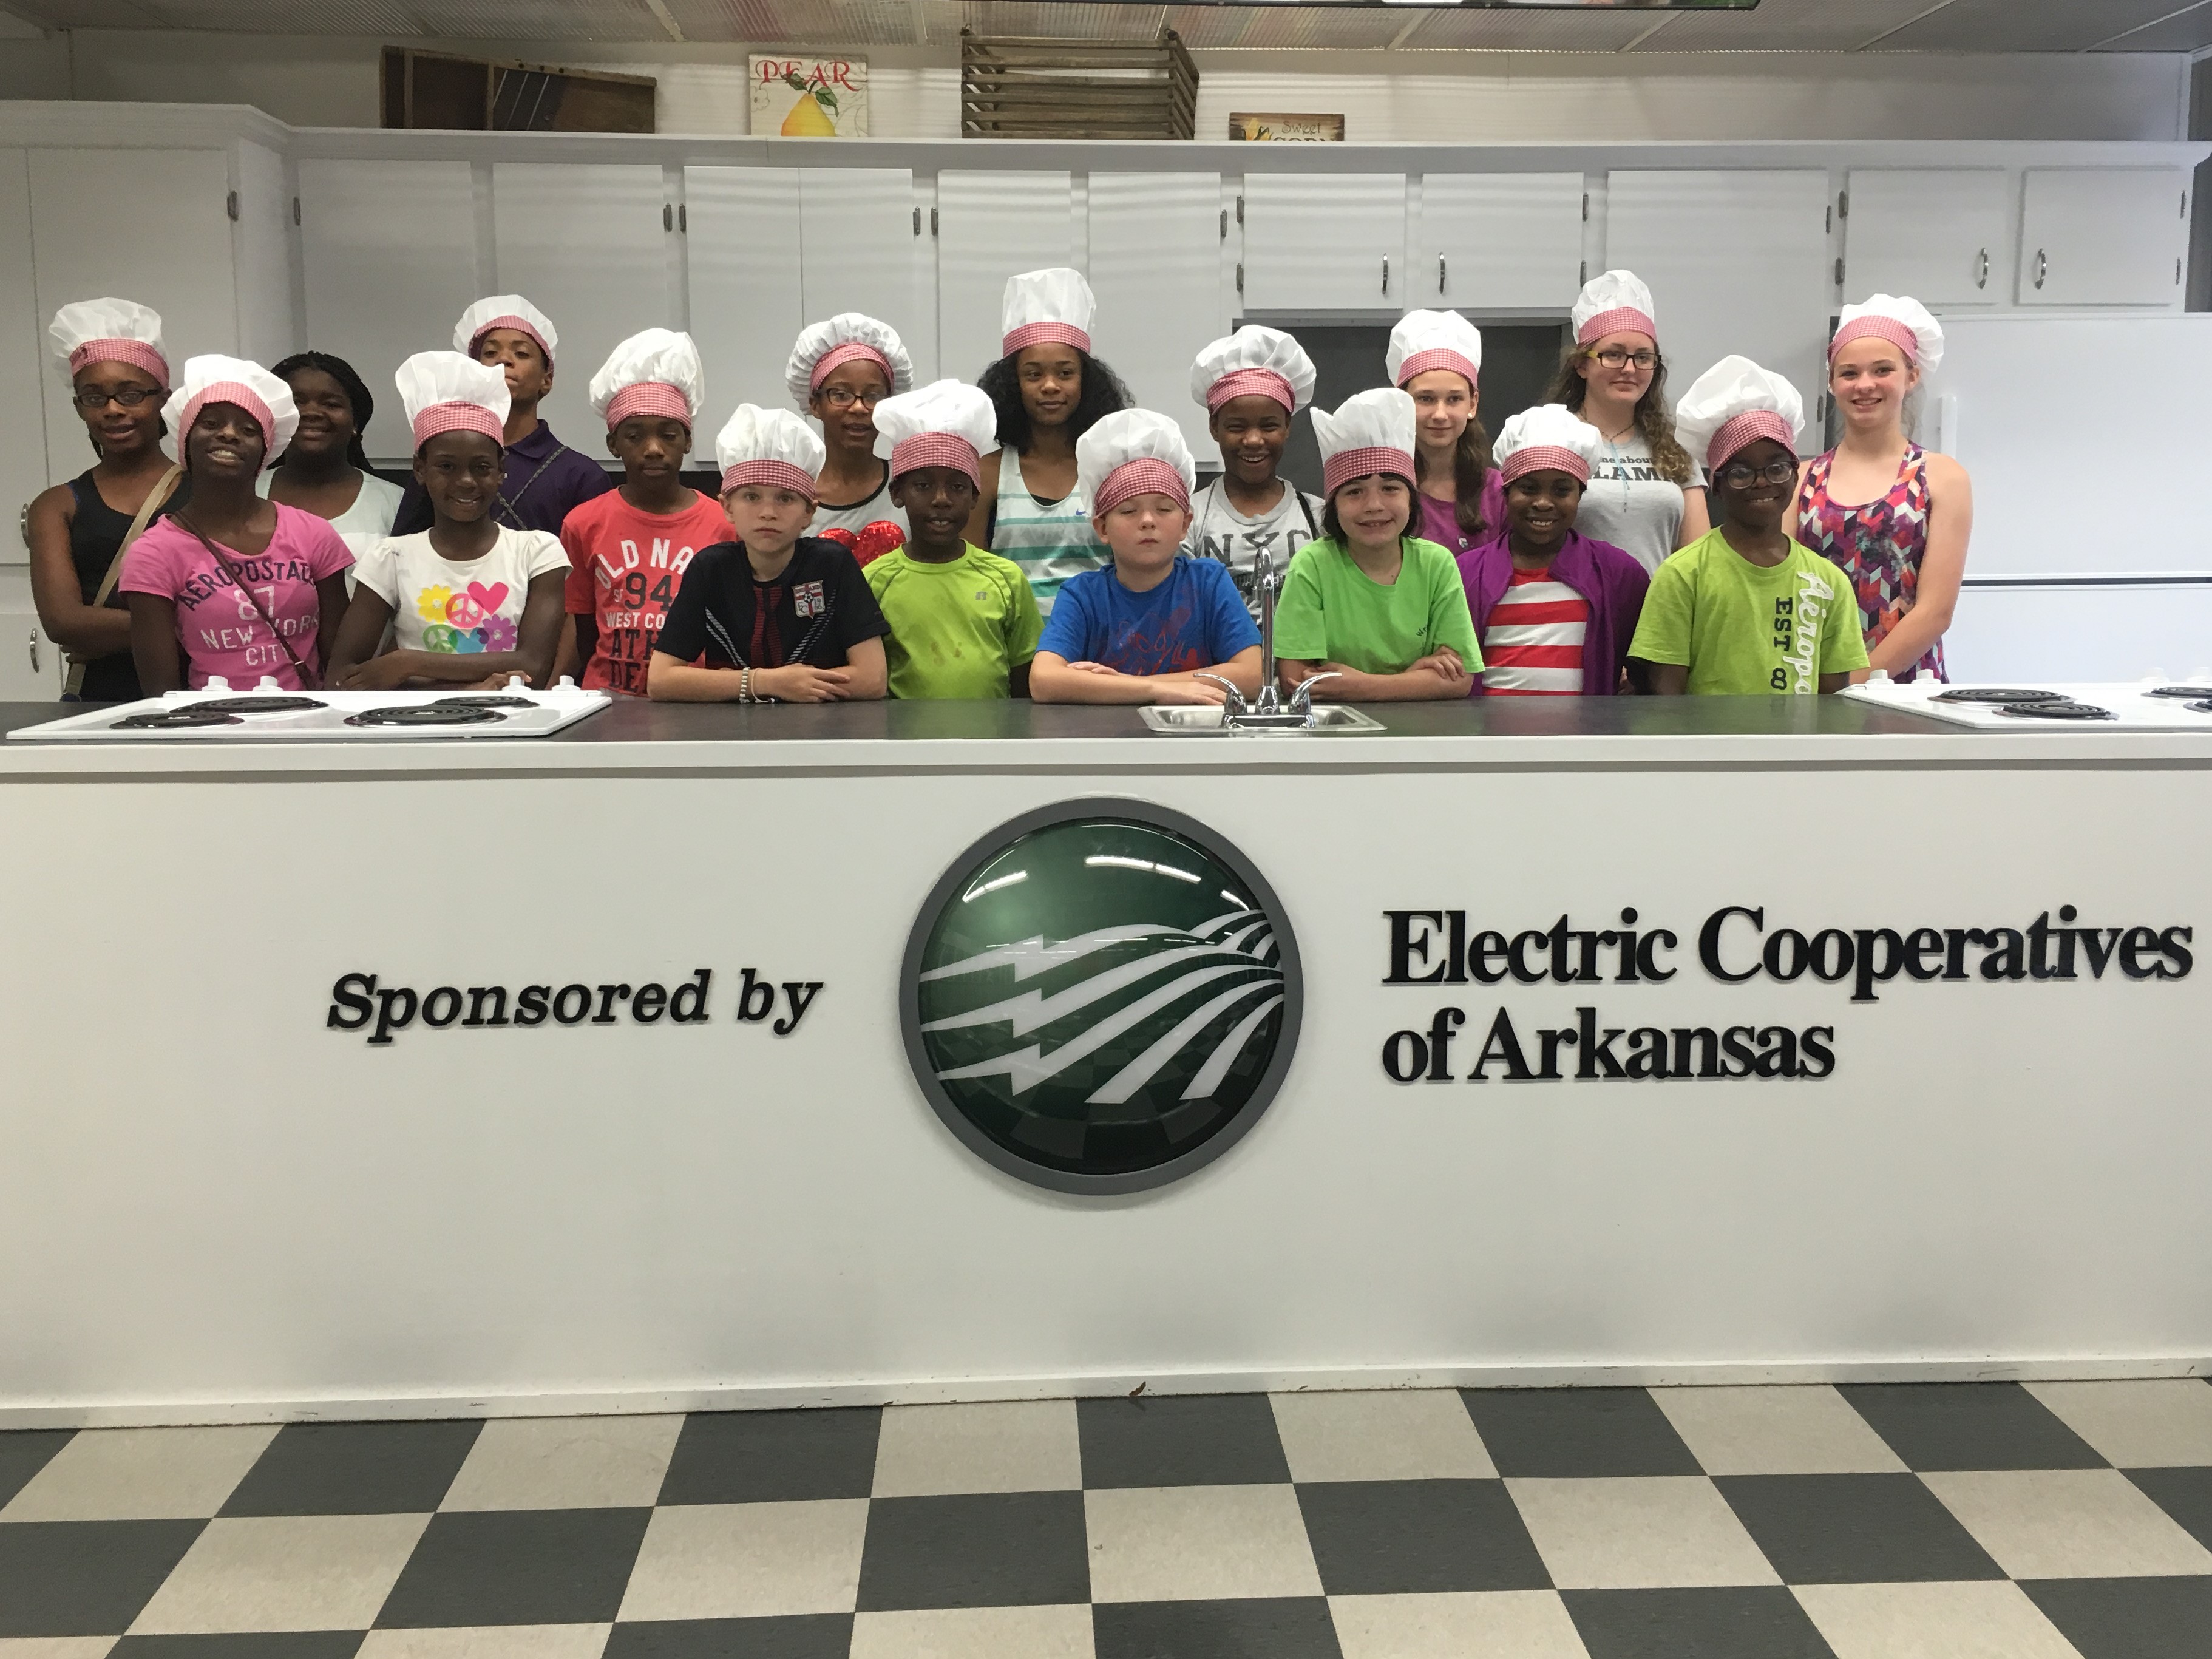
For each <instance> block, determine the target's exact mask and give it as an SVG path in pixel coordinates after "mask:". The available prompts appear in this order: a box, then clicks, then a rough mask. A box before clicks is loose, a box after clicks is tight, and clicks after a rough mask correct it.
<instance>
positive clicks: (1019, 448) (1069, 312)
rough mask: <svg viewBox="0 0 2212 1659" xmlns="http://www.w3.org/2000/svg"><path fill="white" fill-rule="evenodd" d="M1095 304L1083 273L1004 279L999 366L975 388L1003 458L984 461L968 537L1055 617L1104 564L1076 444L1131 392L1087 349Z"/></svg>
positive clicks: (1123, 404)
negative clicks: (1062, 597)
mask: <svg viewBox="0 0 2212 1659" xmlns="http://www.w3.org/2000/svg"><path fill="white" fill-rule="evenodd" d="M1097 308H1098V306H1097V301H1096V300H1095V299H1093V298H1092V296H1091V284H1090V283H1087V282H1085V281H1084V279H1083V273H1082V272H1081V271H1079V270H1064V269H1060V270H1025V271H1024V272H1022V273H1021V274H1020V275H1019V276H1009V277H1008V278H1007V279H1006V294H1005V296H1004V298H1003V299H1002V301H1000V327H1001V331H1002V332H1001V336H1000V342H999V349H1000V356H999V360H998V361H997V362H994V363H993V364H992V365H991V366H990V367H989V368H987V369H985V370H984V371H983V373H982V374H981V377H979V379H978V380H977V381H976V384H977V385H978V386H980V387H981V389H982V390H983V391H984V392H986V393H987V394H988V395H989V397H990V399H991V403H992V405H993V407H994V410H995V412H996V418H997V422H998V439H999V446H1000V447H999V453H998V454H997V455H996V457H995V458H993V457H986V458H985V461H984V465H983V468H982V485H981V494H980V495H979V496H978V497H977V499H976V502H975V516H974V518H973V519H972V520H970V521H969V526H968V539H969V540H970V541H972V542H974V543H975V544H978V545H979V546H984V547H988V548H989V549H990V550H992V551H993V552H994V553H997V554H999V555H1000V556H1001V557H1004V558H1007V559H1011V560H1012V561H1013V562H1014V563H1015V564H1017V565H1018V566H1020V567H1021V569H1022V573H1023V574H1024V575H1025V576H1027V577H1028V578H1029V582H1030V588H1031V589H1032V590H1033V591H1034V592H1036V602H1037V609H1038V611H1040V612H1042V613H1043V614H1045V615H1050V614H1051V611H1052V606H1053V600H1054V597H1055V596H1056V595H1057V594H1058V593H1059V592H1060V584H1061V583H1063V582H1065V581H1066V580H1068V579H1069V578H1071V577H1073V576H1079V575H1080V574H1083V572H1085V571H1086V570H1096V569H1097V568H1098V567H1099V566H1100V565H1102V564H1103V563H1105V562H1106V546H1105V544H1104V543H1103V542H1101V541H1100V540H1099V539H1098V538H1097V532H1095V531H1094V530H1093V529H1092V528H1091V504H1090V503H1089V502H1088V501H1085V499H1084V496H1083V491H1082V487H1081V485H1080V484H1079V482H1078V480H1077V477H1076V465H1075V445H1076V442H1077V441H1078V440H1079V439H1080V438H1081V437H1082V436H1083V435H1084V434H1085V433H1086V432H1088V431H1089V430H1090V429H1091V427H1092V426H1093V425H1094V424H1096V423H1097V421H1098V420H1099V418H1100V417H1101V416H1106V415H1110V414H1112V413H1113V412H1114V411H1115V410H1117V409H1127V407H1128V406H1129V392H1128V388H1127V387H1126V386H1123V385H1122V384H1121V380H1120V379H1119V378H1118V377H1117V376H1116V375H1115V373H1114V371H1113V370H1112V369H1110V368H1107V367H1106V365H1105V364H1103V363H1102V362H1099V361H1098V360H1097V358H1096V357H1094V356H1091V318H1092V316H1093V315H1094V314H1095V313H1097Z"/></svg>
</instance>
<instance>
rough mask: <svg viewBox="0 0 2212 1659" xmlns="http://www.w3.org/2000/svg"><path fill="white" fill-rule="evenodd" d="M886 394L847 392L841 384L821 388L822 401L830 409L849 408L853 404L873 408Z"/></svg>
mask: <svg viewBox="0 0 2212 1659" xmlns="http://www.w3.org/2000/svg"><path fill="white" fill-rule="evenodd" d="M887 395H889V394H887V393H884V392H848V391H847V390H846V389H845V388H844V387H843V386H824V387H823V389H822V401H823V403H825V404H829V407H830V408H832V409H850V408H852V406H853V405H854V404H859V405H860V407H861V408H863V409H873V408H874V407H875V406H876V405H877V404H878V403H880V402H881V401H882V400H883V399H884V397H886V396H887Z"/></svg>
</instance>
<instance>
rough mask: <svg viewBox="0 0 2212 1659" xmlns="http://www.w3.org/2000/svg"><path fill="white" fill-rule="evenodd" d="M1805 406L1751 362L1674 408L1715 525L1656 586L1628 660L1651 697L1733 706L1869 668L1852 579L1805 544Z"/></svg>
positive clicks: (1669, 564) (1664, 568)
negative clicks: (1797, 515) (1799, 485)
mask: <svg viewBox="0 0 2212 1659" xmlns="http://www.w3.org/2000/svg"><path fill="white" fill-rule="evenodd" d="M1804 414H1805V404H1804V399H1803V398H1800V397H1799V396H1798V395H1797V389H1796V387H1795V386H1791V385H1790V382H1789V381H1787V380H1784V379H1783V378H1782V376H1780V375H1779V374H1771V373H1770V372H1768V371H1767V370H1765V369H1763V368H1760V367H1759V365H1758V364H1757V363H1754V362H1752V361H1751V360H1750V359H1749V358H1747V357H1723V358H1722V359H1721V361H1720V362H1717V363H1716V364H1714V365H1713V366H1712V368H1709V369H1707V370H1706V371H1705V374H1702V375H1700V376H1699V378H1698V381H1697V384H1695V385H1694V386H1692V387H1691V388H1690V390H1689V392H1687V393H1686V394H1685V396H1684V397H1683V398H1682V402H1681V404H1680V407H1679V408H1677V409H1676V410H1675V411H1674V427H1675V430H1676V431H1677V432H1678V433H1680V435H1681V439H1682V441H1683V443H1684V444H1685V445H1686V446H1687V447H1688V448H1689V451H1690V453H1691V454H1692V455H1693V456H1695V457H1696V458H1697V459H1698V460H1699V464H1700V465H1703V466H1704V468H1705V478H1706V483H1707V488H1708V489H1710V491H1711V495H1712V499H1713V502H1714V507H1715V516H1716V517H1717V518H1718V519H1719V520H1720V523H1719V525H1718V526H1717V528H1715V529H1714V530H1713V531H1711V532H1710V533H1709V534H1707V535H1705V536H1703V537H1701V538H1699V539H1698V540H1696V541H1694V542H1692V543H1691V544H1690V545H1689V546H1687V547H1686V548H1684V549H1683V550H1681V551H1680V552H1679V553H1677V554H1675V555H1674V556H1673V557H1672V558H1670V559H1668V560H1667V561H1666V562H1664V563H1663V564H1662V565H1661V566H1660V567H1659V568H1658V571H1657V573H1656V574H1654V575H1653V577H1652V578H1651V592H1650V594H1649V595H1648V596H1647V597H1646V599H1645V600H1644V616H1643V619H1642V620H1641V621H1640V622H1639V623H1638V624H1637V629H1636V638H1635V641H1634V642H1633V643H1632V645H1631V646H1630V647H1629V655H1630V656H1631V657H1632V658H1635V659H1638V660H1639V661H1641V662H1644V663H1648V664H1650V665H1651V668H1650V678H1651V684H1652V689H1653V690H1655V691H1657V692H1659V693H1661V694H1662V695H1676V694H1680V693H1682V692H1685V691H1686V692H1689V693H1691V694H1692V695H1693V696H1695V695H1700V694H1712V695H1717V696H1762V695H1769V694H1771V695H1775V696H1809V695H1811V694H1812V693H1814V692H1816V691H1820V692H1828V691H1840V690H1843V688H1844V686H1845V685H1847V684H1850V679H1851V676H1852V674H1853V672H1854V671H1857V670H1860V669H1863V668H1864V667H1865V666H1866V647H1865V645H1864V643H1863V641H1861V640H1860V638H1859V628H1858V611H1857V606H1856V605H1854V603H1853V602H1852V599H1851V590H1850V584H1849V583H1848V582H1846V581H1845V580H1844V577H1843V573H1842V572H1841V571H1839V570H1838V569H1837V568H1836V567H1835V566H1834V565H1832V564H1831V563H1829V562H1828V561H1827V560H1826V559H1824V558H1822V557H1821V556H1820V555H1819V554H1817V553H1814V552H1813V551H1811V550H1809V549H1808V548H1806V547H1805V546H1803V545H1802V544H1800V543H1799V542H1797V541H1796V540H1795V539H1794V538H1792V537H1791V536H1790V533H1789V531H1788V529H1787V527H1786V526H1787V524H1788V522H1789V520H1790V501H1791V497H1792V495H1794V493H1795V486H1796V481H1797V435H1798V432H1799V430H1800V428H1802V425H1803V422H1804Z"/></svg>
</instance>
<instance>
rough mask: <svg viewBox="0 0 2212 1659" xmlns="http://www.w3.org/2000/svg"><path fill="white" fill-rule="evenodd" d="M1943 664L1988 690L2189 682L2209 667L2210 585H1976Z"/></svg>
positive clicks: (1946, 642)
mask: <svg viewBox="0 0 2212 1659" xmlns="http://www.w3.org/2000/svg"><path fill="white" fill-rule="evenodd" d="M1970 568H1971V567H1970ZM1943 665H1944V667H1945V669H1946V670H1947V671H1948V672H1949V674H1950V676H1951V678H1953V679H1954V680H1979V681H1981V682H1982V683H1984V684H1998V685H2042V684H2050V683H2051V682H2053V681H2057V682H2071V683H2075V684H2080V683H2084V682H2086V683H2089V684H2097V683H2100V682H2106V683H2109V682H2113V681H2124V680H2135V679H2141V678H2144V677H2145V676H2147V675H2148V674H2151V673H2153V672H2157V673H2159V674H2160V675H2161V676H2162V677H2163V678H2166V679H2167V680H2170V681H2179V680H2183V679H2186V680H2188V681H2189V682H2190V683H2191V684H2195V683H2197V681H2198V680H2199V679H2201V678H2203V676H2204V674H2205V671H2206V670H2208V669H2212V583H2206V582H2195V583H2189V584H2174V585H2171V586H2161V585H2154V584H2148V583H2145V584H2117V583H2116V584H2111V585H2099V584H2091V583H2075V584H2066V585H2057V586H2048V587H2039V586H2019V587H1983V586H1975V585H1973V583H1972V580H1971V579H1970V580H1969V581H1968V584H1967V586H1966V587H1965V588H1964V589H1963V590H1962V591H1961V592H1960V595H1959V605H1958V608H1957V609H1956V610H1955V611H1953V612H1952V613H1951V627H1950V629H1949V631H1948V632H1947V633H1946V634H1945V635H1944V636H1943Z"/></svg>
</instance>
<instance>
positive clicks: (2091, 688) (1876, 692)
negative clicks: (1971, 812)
mask: <svg viewBox="0 0 2212 1659" xmlns="http://www.w3.org/2000/svg"><path fill="white" fill-rule="evenodd" d="M1992 689H1998V690H2018V691H2041V692H2049V693H2051V694H2052V695H2053V696H2057V697H2061V698H2063V699H2065V700H2066V701H2067V702H2075V703H2085V704H2087V705H2088V706H2090V707H2092V708H2102V709H2105V710H2106V711H2107V712H2108V713H2110V714H2111V715H2112V719H2110V720H2036V719H2033V718H2026V717H2023V716H2021V715H2019V714H2007V713H2006V712H2005V708H2004V706H2003V705H2002V704H1999V703H1988V702H1963V701H1948V700H1947V699H1946V694H1947V693H1956V692H1971V691H1984V690H1992ZM2160 690H2172V691H2181V690H2193V691H2194V692H2195V695H2194V696H2154V693H2155V692H2157V691H2160ZM1843 695H1844V696H1847V697H1856V698H1857V699H1858V700H1859V701H1860V702H1870V703H1873V704H1875V706H1877V707H1878V708H1895V709H1902V710H1904V711H1905V712H1907V713H1910V714H1925V715H1927V716H1929V718H1930V719H1933V720H1948V721H1949V722H1950V723H1951V724H1952V725H1954V726H1972V727H1974V728H1975V729H1976V730H1978V731H1983V732H2073V733H2075V734H2077V735H2086V734H2089V733H2093V732H2212V709H2201V708H2193V707H2192V706H2191V705H2192V704H2196V703H2201V702H2212V673H2207V672H2206V671H2203V670H2201V669H2200V670H2199V671H2197V672H2196V673H2194V674H2191V675H2190V676H2189V677H2188V678H2179V677H2176V678H2149V679H2142V680H2136V681H2134V682H2132V683H2130V684H2121V685H2081V684H2067V683H2062V682H2057V681H2029V680H2022V681H2019V682H2015V683H2013V684H2009V685H2008V686H2004V687H1997V688H1993V687H1992V686H1991V685H1989V684H1982V683H1979V682H1966V681H1961V682H1956V683H1954V684H1949V685H1946V684H1942V682H1941V681H1938V680H1915V681H1913V682H1912V683H1911V684H1907V685H1899V684H1894V683H1893V682H1892V681H1890V680H1888V679H1886V678H1885V679H1878V680H1869V681H1868V682H1867V683H1866V684H1863V685H1854V686H1851V687H1850V688H1849V689H1848V690H1845V691H1844V693H1843Z"/></svg>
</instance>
